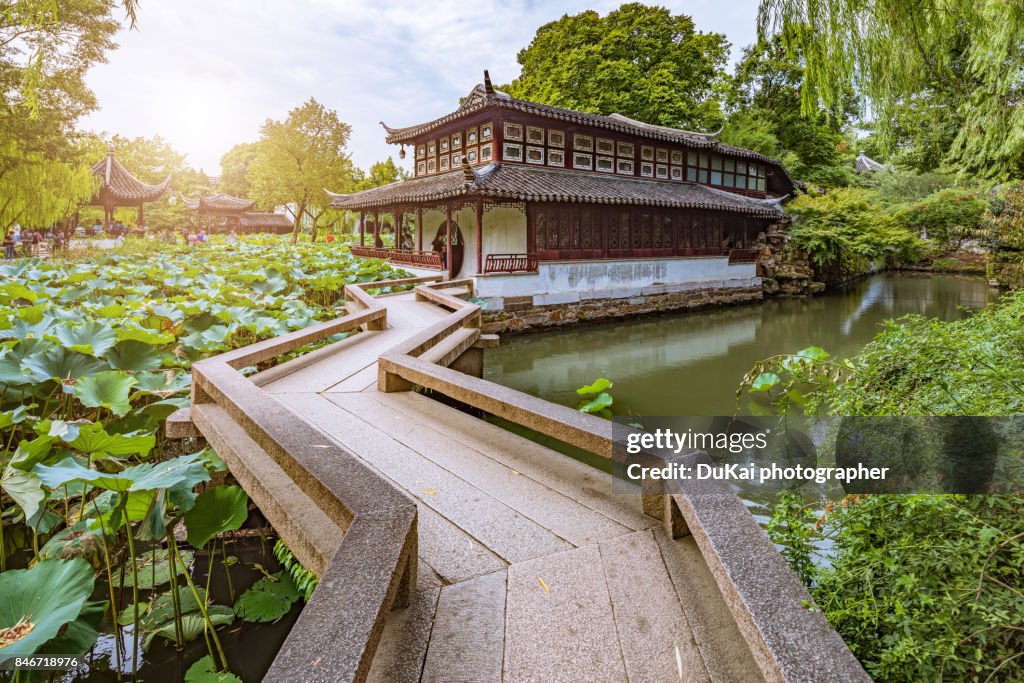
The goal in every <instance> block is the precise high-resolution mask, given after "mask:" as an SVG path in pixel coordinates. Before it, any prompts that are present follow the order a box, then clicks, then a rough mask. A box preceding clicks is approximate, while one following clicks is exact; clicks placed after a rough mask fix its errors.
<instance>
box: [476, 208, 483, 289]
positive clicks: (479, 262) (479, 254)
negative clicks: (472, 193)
mask: <svg viewBox="0 0 1024 683" xmlns="http://www.w3.org/2000/svg"><path fill="white" fill-rule="evenodd" d="M483 254H484V200H483V199H478V200H476V274H477V275H480V274H481V273H483V272H484V255H483Z"/></svg>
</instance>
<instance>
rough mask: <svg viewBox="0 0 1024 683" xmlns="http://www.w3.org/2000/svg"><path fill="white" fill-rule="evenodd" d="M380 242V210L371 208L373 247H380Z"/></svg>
mask: <svg viewBox="0 0 1024 683" xmlns="http://www.w3.org/2000/svg"><path fill="white" fill-rule="evenodd" d="M381 244H382V242H381V241H380V212H379V211H377V210H376V209H374V210H373V248H374V249H377V248H378V247H380V246H381Z"/></svg>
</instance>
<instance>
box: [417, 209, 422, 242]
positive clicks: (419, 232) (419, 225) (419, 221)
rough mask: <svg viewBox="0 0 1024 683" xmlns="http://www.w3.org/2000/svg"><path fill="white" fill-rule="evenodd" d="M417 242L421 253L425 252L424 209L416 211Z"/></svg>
mask: <svg viewBox="0 0 1024 683" xmlns="http://www.w3.org/2000/svg"><path fill="white" fill-rule="evenodd" d="M416 241H417V242H418V243H419V246H418V247H416V248H417V249H418V250H419V251H423V209H416Z"/></svg>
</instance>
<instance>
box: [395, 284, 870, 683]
mask: <svg viewBox="0 0 1024 683" xmlns="http://www.w3.org/2000/svg"><path fill="white" fill-rule="evenodd" d="M461 282H462V281H460V283H461ZM456 284H459V283H456V282H436V283H430V284H425V285H420V286H418V287H416V293H417V296H419V297H421V298H423V299H426V300H430V301H433V302H434V303H437V304H439V305H441V306H444V307H446V308H449V309H451V310H453V311H454V314H453V315H452V316H450V317H449V318H446V319H445V320H443V321H441V322H439V323H438V324H437V325H435V326H433V327H431V328H429V329H427V330H424V331H423V332H422V333H420V334H419V335H417V336H416V337H414V338H412V339H409V340H407V341H405V342H404V343H403V344H401V345H400V346H397V347H395V348H392V349H390V350H388V351H386V352H384V354H383V355H381V356H380V359H379V361H378V367H379V373H380V374H379V379H378V389H379V390H380V391H404V390H408V389H410V388H411V387H413V386H422V387H425V388H428V389H431V390H433V391H435V392H438V393H440V394H444V395H445V396H448V397H451V398H454V399H456V400H458V401H461V402H462V403H465V404H467V405H470V406H473V407H474V408H478V409H480V410H483V411H486V412H488V413H491V414H492V415H496V416H498V417H501V418H503V419H505V420H508V421H509V422H512V423H514V424H517V425H521V426H523V427H527V428H529V429H532V430H534V431H536V432H539V433H541V434H544V435H546V436H550V437H552V438H555V439H558V440H559V441H562V442H565V443H568V444H571V445H573V446H577V447H579V448H582V449H584V450H586V451H589V452H590V453H594V454H597V455H600V456H602V457H605V458H609V459H610V458H612V457H613V455H614V450H615V449H614V440H613V434H612V424H613V423H612V422H611V421H609V420H605V419H603V418H599V417H595V416H593V415H589V414H587V413H582V412H580V411H578V410H573V409H572V408H568V407H566V406H561V405H557V404H554V403H551V402H549V401H545V400H543V399H539V398H536V397H534V396H530V395H528V394H524V393H522V392H520V391H516V390H514V389H510V388H508V387H504V386H501V385H499V384H495V383H494V382H489V381H487V380H484V379H480V378H478V377H474V376H472V375H468V374H464V373H461V372H457V371H456V370H453V369H451V368H448V367H445V365H444V364H443V363H442V364H438V363H436V362H432V361H431V359H430V358H428V354H429V351H428V350H429V349H431V348H433V347H436V346H438V345H440V344H443V343H444V340H445V339H447V338H449V337H450V336H451V335H454V334H458V333H459V330H461V329H463V328H465V327H467V326H470V325H476V326H478V325H479V322H478V321H479V314H480V309H479V307H478V306H476V305H475V304H473V303H470V302H468V301H464V300H462V299H460V298H458V297H454V296H451V295H450V294H448V293H446V292H445V291H443V290H447V289H450V288H451V287H453V286H455V285H456ZM434 355H435V356H436V355H437V354H434ZM645 455H646V456H647V457H649V458H653V459H655V460H656V461H664V458H663V457H662V456H661V455H660V454H657V453H647V454H645ZM682 458H684V459H689V460H691V461H692V462H690V463H689V464H690V465H691V466H693V465H694V464H696V463H698V462H706V463H710V462H711V461H710V458H709V457H708V455H707V454H706V453H703V452H698V451H691V452H690V453H688V454H684V455H683V456H682ZM674 459H675V458H674ZM691 471H696V468H694V470H691ZM681 484H682V488H681V489H678V490H673V491H672V492H666V491H664V490H645V491H644V492H643V495H642V499H643V509H644V512H645V513H647V514H648V515H650V516H652V517H655V518H657V519H661V520H662V521H663V523H664V524H665V527H666V529H667V531H668V532H669V533H670V534H671V535H672V537H673V538H679V537H681V536H687V535H692V536H693V538H694V540H695V542H696V544H697V546H698V548H699V549H700V551H701V553H702V555H703V557H704V560H705V562H706V563H707V565H708V567H709V569H710V570H711V573H712V575H713V576H714V577H715V581H716V583H717V585H718V588H719V591H720V592H721V593H722V596H723V598H724V600H725V603H726V604H727V605H728V607H729V610H730V612H731V614H732V617H733V619H734V620H735V621H736V624H737V626H738V627H739V629H740V632H741V633H742V635H743V637H744V639H745V641H746V643H747V646H748V647H749V648H750V651H751V653H752V654H753V656H754V659H755V661H756V662H757V663H758V666H759V667H760V669H761V673H762V674H763V675H764V677H765V679H766V680H769V681H787V682H790V681H800V682H807V683H812V682H816V681H824V680H842V681H856V682H861V681H863V682H865V683H867V682H869V681H870V680H871V678H870V677H869V676H868V675H867V673H866V672H865V671H864V669H863V667H862V666H861V665H860V662H858V661H857V659H856V657H854V656H853V654H852V653H851V652H850V650H849V648H848V647H847V646H846V643H844V642H843V640H842V638H840V637H839V634H837V633H836V632H835V630H833V629H832V627H831V626H830V625H829V624H828V621H827V620H826V619H825V617H824V616H823V615H822V614H821V613H820V612H819V611H813V610H812V609H810V608H809V605H811V604H812V601H811V596H810V594H809V593H808V592H807V590H806V589H805V588H804V586H803V585H802V584H801V583H800V581H799V579H798V578H797V577H796V575H795V574H794V573H793V572H792V571H791V570H790V569H789V567H788V565H787V564H786V562H785V560H784V559H783V558H782V556H781V555H780V554H779V553H778V551H776V549H775V546H774V545H773V544H772V542H771V540H770V539H769V538H768V536H767V534H765V533H764V531H763V530H762V529H761V527H760V525H759V524H758V523H757V521H756V520H755V519H754V518H753V516H752V515H751V514H750V512H749V511H748V510H747V508H746V506H745V505H744V504H743V502H742V501H741V500H740V499H739V497H738V496H737V495H736V494H735V492H734V491H733V490H732V489H731V488H730V487H729V486H728V484H726V483H724V482H715V481H701V482H694V483H693V484H692V485H690V484H689V483H688V482H681Z"/></svg>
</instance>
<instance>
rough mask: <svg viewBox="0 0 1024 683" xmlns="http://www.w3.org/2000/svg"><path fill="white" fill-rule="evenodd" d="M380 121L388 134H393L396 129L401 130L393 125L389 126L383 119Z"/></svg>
mask: <svg viewBox="0 0 1024 683" xmlns="http://www.w3.org/2000/svg"><path fill="white" fill-rule="evenodd" d="M378 123H379V124H380V125H381V127H382V128H384V132H385V133H387V134H388V135H391V134H392V133H394V132H395V131H398V130H400V129H399V128H392V127H391V126H389V125H388V124H386V123H384V122H383V121H378Z"/></svg>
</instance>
